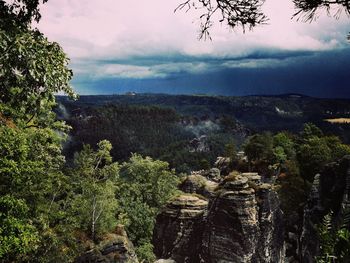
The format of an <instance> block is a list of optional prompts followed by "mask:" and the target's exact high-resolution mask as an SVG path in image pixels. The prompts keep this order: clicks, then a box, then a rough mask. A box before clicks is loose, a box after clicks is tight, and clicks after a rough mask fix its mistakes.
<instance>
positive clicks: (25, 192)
mask: <svg viewBox="0 0 350 263" xmlns="http://www.w3.org/2000/svg"><path fill="white" fill-rule="evenodd" d="M40 2H46V1H45V0H44V1H39V0H15V1H3V0H1V1H0V90H1V93H0V119H1V121H0V181H1V183H0V196H1V197H2V198H5V197H6V198H7V197H9V196H10V197H11V199H9V198H7V199H2V202H3V204H4V205H5V204H7V205H9V204H10V203H11V205H13V206H14V207H17V209H18V211H19V212H18V213H13V210H12V209H11V212H8V211H7V212H6V211H4V212H3V213H2V218H1V220H2V222H3V227H4V228H3V230H2V231H1V233H0V239H2V240H7V241H9V240H12V241H13V242H18V243H16V244H15V246H12V245H9V244H7V245H6V246H5V245H4V246H2V248H4V250H2V254H1V258H2V259H6V258H10V257H12V255H14V254H16V251H17V252H18V250H17V249H18V246H20V245H21V244H22V245H23V249H22V250H21V252H22V253H23V254H21V258H20V259H16V260H17V261H19V262H20V261H27V262H28V261H29V262H33V261H36V262H48V261H56V262H66V261H69V259H70V258H71V255H72V254H71V252H72V251H71V249H70V248H71V247H73V246H68V244H69V242H70V237H71V235H70V233H71V231H70V230H71V228H70V224H69V222H68V221H67V217H66V211H65V201H66V200H65V198H64V196H65V195H66V189H67V177H66V176H65V175H64V174H63V173H62V167H63V165H64V157H63V156H62V154H61V150H62V141H63V139H64V137H65V136H64V133H62V132H65V131H66V129H67V127H66V126H65V125H64V123H61V122H57V121H56V120H55V115H54V114H53V112H52V107H53V106H54V104H55V96H54V95H55V93H56V92H60V91H62V92H66V93H67V94H69V95H71V96H74V92H73V91H72V89H71V87H70V86H69V80H70V79H71V77H72V72H71V71H70V70H69V69H68V67H67V63H68V59H67V58H66V55H65V54H64V52H63V51H62V49H61V47H60V46H59V45H58V44H57V43H52V42H49V41H48V40H47V39H46V38H45V37H44V36H43V35H42V34H41V33H40V32H39V31H38V30H37V29H33V28H31V22H32V21H33V20H36V21H39V19H40V12H39V9H38V6H39V3H40ZM10 200H11V202H10ZM21 211H22V212H21ZM12 223H13V224H15V225H11V224H12ZM11 227H13V228H12V229H15V227H18V229H17V230H18V231H17V230H16V231H17V232H16V233H14V232H11V231H10V229H11ZM5 228H6V229H5ZM19 228H21V229H19ZM4 229H5V230H4ZM32 233H36V237H35V239H36V241H35V242H31V243H30V244H29V242H28V243H26V242H27V241H28V240H30V239H31V238H32V240H34V236H33V235H32ZM12 241H11V242H12ZM21 242H22V243H21ZM2 244H4V243H2ZM5 248H6V249H5Z"/></svg>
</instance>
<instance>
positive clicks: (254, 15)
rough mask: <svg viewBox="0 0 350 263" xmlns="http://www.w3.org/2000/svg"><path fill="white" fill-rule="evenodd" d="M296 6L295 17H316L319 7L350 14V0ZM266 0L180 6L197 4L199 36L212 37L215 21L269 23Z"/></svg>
mask: <svg viewBox="0 0 350 263" xmlns="http://www.w3.org/2000/svg"><path fill="white" fill-rule="evenodd" d="M292 1H293V3H294V6H295V8H296V13H295V14H294V15H293V17H298V19H299V18H302V19H303V20H304V21H313V20H315V19H316V18H317V17H318V16H317V12H318V11H319V10H322V9H325V10H326V12H327V14H328V15H331V10H332V8H333V7H337V8H338V9H337V11H336V12H335V13H334V17H336V18H339V16H340V14H341V12H342V11H343V10H345V13H346V14H347V15H350V3H349V0H325V1H321V0H312V1H310V0H292ZM264 2H265V1H264V0H254V1H249V0H186V1H184V2H183V3H181V4H180V5H179V6H178V7H177V8H176V9H175V12H176V11H177V10H186V12H187V11H188V10H190V9H191V8H194V9H196V10H200V15H199V19H200V21H201V24H200V34H199V38H200V39H202V38H204V39H206V38H209V39H211V38H210V34H209V31H210V28H211V27H212V26H213V24H214V21H215V20H218V21H219V22H220V23H225V24H226V25H228V27H229V28H232V29H236V28H237V27H241V28H242V29H243V32H245V29H246V27H248V28H249V29H250V30H251V29H253V28H254V27H256V26H259V25H263V24H266V22H267V21H268V17H267V16H266V15H265V14H264V12H263V10H262V9H263V5H264Z"/></svg>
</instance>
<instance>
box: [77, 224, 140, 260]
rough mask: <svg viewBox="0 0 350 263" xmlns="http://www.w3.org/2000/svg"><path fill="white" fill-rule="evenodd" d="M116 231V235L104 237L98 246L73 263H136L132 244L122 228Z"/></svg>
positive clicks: (94, 246)
mask: <svg viewBox="0 0 350 263" xmlns="http://www.w3.org/2000/svg"><path fill="white" fill-rule="evenodd" d="M117 230H118V231H117V233H112V234H108V235H106V236H105V237H104V238H103V240H102V241H101V242H100V243H99V244H97V245H93V246H92V248H90V249H88V250H87V251H86V252H85V253H84V254H82V255H81V256H79V257H78V258H76V260H75V263H97V262H103V263H138V262H139V261H138V259H137V256H136V254H135V250H134V247H133V244H132V243H131V242H130V240H129V239H128V237H127V235H126V232H125V231H124V228H123V227H122V226H118V227H117Z"/></svg>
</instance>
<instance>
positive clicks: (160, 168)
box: [116, 154, 179, 260]
mask: <svg viewBox="0 0 350 263" xmlns="http://www.w3.org/2000/svg"><path fill="white" fill-rule="evenodd" d="M120 179H121V182H120V188H119V190H118V191H117V194H116V196H117V199H118V202H119V204H120V205H119V208H118V215H119V217H120V218H121V219H122V221H123V223H124V224H126V230H127V232H128V235H129V237H130V239H131V240H132V241H133V242H134V244H135V245H136V246H137V247H138V251H139V252H140V254H139V256H140V258H141V259H145V260H146V259H147V258H148V259H147V260H149V255H151V254H152V251H151V250H149V249H151V246H150V244H149V243H150V241H151V238H152V232H153V227H154V223H155V217H156V215H157V214H158V212H159V211H160V209H161V208H162V207H163V206H164V205H165V203H166V202H167V201H168V200H169V199H170V198H171V197H172V196H173V195H174V194H175V193H176V191H177V190H176V189H177V184H178V182H179V180H178V178H177V177H176V175H175V174H174V171H173V170H169V167H168V164H167V163H166V162H162V161H154V160H152V159H151V158H149V157H146V158H143V157H142V156H140V155H138V154H133V155H132V157H131V158H130V160H129V162H126V163H124V164H123V165H122V167H121V171H120ZM145 255H148V256H147V258H143V257H145Z"/></svg>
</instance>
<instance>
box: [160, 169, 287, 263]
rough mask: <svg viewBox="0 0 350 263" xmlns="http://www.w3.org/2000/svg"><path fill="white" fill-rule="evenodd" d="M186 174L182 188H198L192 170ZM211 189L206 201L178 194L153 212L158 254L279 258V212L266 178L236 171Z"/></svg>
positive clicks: (196, 258)
mask: <svg viewBox="0 0 350 263" xmlns="http://www.w3.org/2000/svg"><path fill="white" fill-rule="evenodd" d="M196 179H198V178H196ZM187 180H188V181H186V180H185V181H184V183H183V184H182V189H183V190H186V191H192V192H195V193H198V189H202V188H198V187H196V186H193V184H194V183H193V175H192V177H191V176H190V177H188V178H187ZM203 180H205V178H203V177H201V182H202V183H203ZM185 182H186V183H185ZM190 182H191V183H190ZM185 186H186V187H185ZM211 193H212V194H210V195H207V198H208V201H209V202H206V201H205V200H202V199H200V198H199V197H195V196H191V197H190V196H189V195H184V196H181V197H179V198H178V199H175V200H174V201H173V202H171V203H170V204H169V205H168V206H167V208H166V209H165V210H164V211H163V212H162V213H161V214H160V215H159V216H158V217H157V222H156V227H155V232H154V239H153V244H154V246H155V253H156V255H157V257H159V258H164V259H172V260H175V261H176V262H193V263H196V262H208V263H209V262H210V263H214V262H215V263H216V262H266V263H267V262H271V263H272V262H273V263H279V262H284V261H283V260H284V241H283V238H284V227H283V215H282V212H281V210H280V208H279V201H278V197H277V194H276V193H275V191H274V190H273V189H272V187H271V185H270V184H262V183H261V182H260V176H259V175H258V174H256V173H249V174H240V175H235V176H231V177H229V178H228V179H225V180H224V181H223V182H222V183H220V185H218V186H217V187H216V188H215V190H214V191H212V192H211ZM187 210H190V212H186V211H187Z"/></svg>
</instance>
